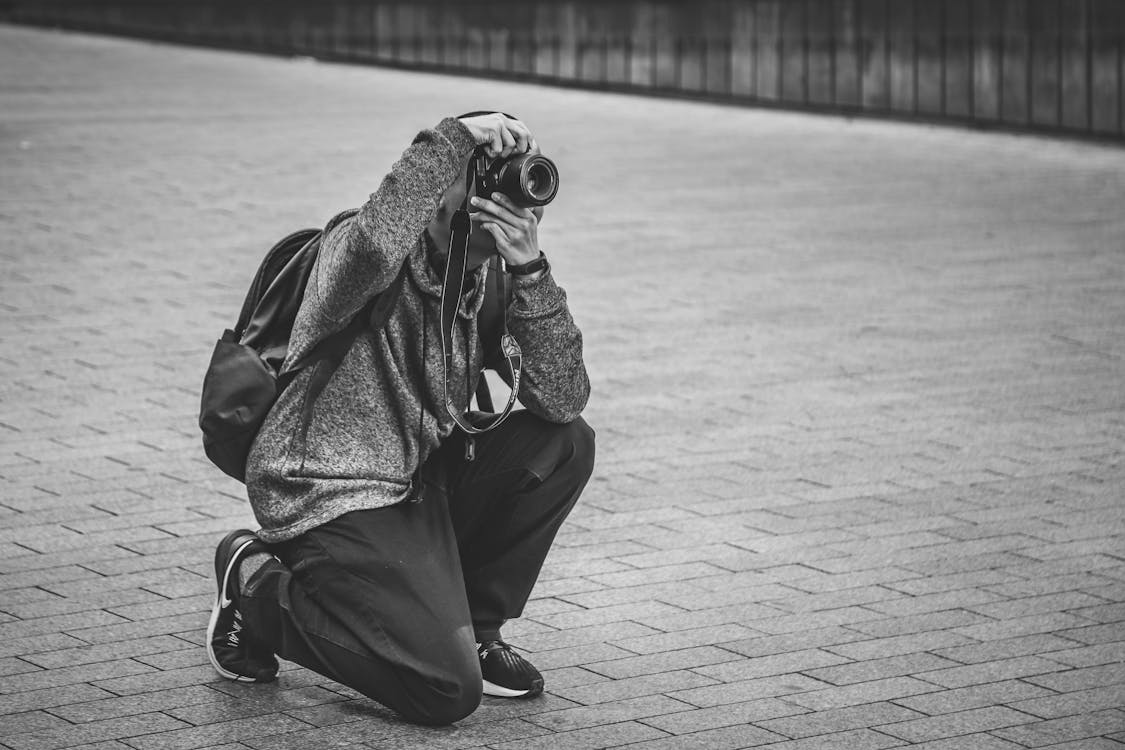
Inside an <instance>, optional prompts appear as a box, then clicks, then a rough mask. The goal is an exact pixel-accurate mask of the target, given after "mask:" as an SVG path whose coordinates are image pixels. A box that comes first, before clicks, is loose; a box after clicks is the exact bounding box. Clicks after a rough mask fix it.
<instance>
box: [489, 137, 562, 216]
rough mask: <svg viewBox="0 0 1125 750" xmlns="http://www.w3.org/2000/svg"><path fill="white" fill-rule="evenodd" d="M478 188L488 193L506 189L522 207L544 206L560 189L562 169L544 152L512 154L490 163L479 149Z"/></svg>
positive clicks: (512, 198) (510, 196) (502, 191)
mask: <svg viewBox="0 0 1125 750" xmlns="http://www.w3.org/2000/svg"><path fill="white" fill-rule="evenodd" d="M476 191H477V195H480V196H485V197H487V196H490V195H492V194H493V193H503V194H504V195H506V196H508V198H510V199H511V201H512V202H513V203H515V204H516V205H517V206H519V207H520V208H535V207H536V206H545V205H547V204H548V203H550V202H551V201H553V200H554V199H555V195H557V194H558V192H559V170H558V167H556V166H555V163H554V162H553V161H551V160H550V159H548V158H547V157H546V156H543V155H542V154H512V155H511V156H509V157H507V158H505V159H494V160H492V162H491V163H489V162H488V159H487V158H486V157H485V155H484V152H483V150H478V151H477V153H476Z"/></svg>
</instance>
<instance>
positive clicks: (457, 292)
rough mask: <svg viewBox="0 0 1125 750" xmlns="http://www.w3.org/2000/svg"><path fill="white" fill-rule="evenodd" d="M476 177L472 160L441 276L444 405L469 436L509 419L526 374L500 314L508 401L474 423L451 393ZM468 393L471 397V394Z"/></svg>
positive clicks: (502, 282)
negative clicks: (507, 376) (507, 377)
mask: <svg viewBox="0 0 1125 750" xmlns="http://www.w3.org/2000/svg"><path fill="white" fill-rule="evenodd" d="M475 178H476V168H475V164H474V162H473V161H472V160H471V161H470V166H469V169H468V170H467V173H466V177H465V199H464V200H463V201H462V202H461V207H460V208H459V209H457V211H456V213H454V214H453V220H452V222H451V224H450V228H451V231H450V235H449V253H448V255H447V256H446V259H445V278H444V279H442V284H441V352H442V357H443V360H444V363H445V367H444V370H445V373H444V380H443V385H444V398H445V408H446V411H448V412H449V415H450V416H451V417H453V420H454V421H455V422H456V423H457V426H458V427H460V428H461V429H462V430H463V431H464V432H466V433H467V434H469V435H479V434H481V433H485V432H488V431H489V430H491V429H494V428H496V427H499V426H500V423H501V422H503V421H504V420H505V419H507V418H508V414H510V413H511V411H512V407H513V406H515V403H516V399H517V397H518V395H519V389H520V378H521V376H522V374H523V353H522V351H521V350H520V345H519V343H518V342H517V341H516V339H515V337H514V336H512V334H510V333H509V332H508V323H507V320H506V317H507V316H506V315H502V316H501V317H502V318H504V319H505V320H503V322H502V324H501V335H500V352H501V354H503V355H504V360H505V361H506V362H507V364H508V372H509V374H510V376H511V385H512V393H511V395H510V396H509V397H508V403H507V405H506V406H505V407H504V410H503V411H502V412H500V413H499V414H492V415H489V416H488V417H487V418H485V419H483V420H480V423H479V424H473V422H471V421H470V420H469V419H468V417H467V416H466V415H465V414H464V413H463V412H462V411H461V410H460V409H458V408H457V407H456V405H454V403H453V399H452V397H451V395H450V388H449V376H450V373H452V371H453V341H454V333H455V331H456V328H455V327H456V325H457V311H458V310H459V309H460V306H461V292H462V290H463V287H464V284H465V272H466V271H467V270H468V263H469V235H470V234H472V231H473V226H472V221H471V220H470V219H469V193H470V191H471V189H472V186H473V183H474V182H475ZM498 266H499V268H498V271H499V273H498V276H497V278H496V288H497V291H498V292H499V294H500V304H501V305H504V304H505V302H506V300H507V291H508V289H507V284H508V279H507V275H508V274H507V273H505V272H504V266H503V262H501V263H499V264H498ZM481 377H484V375H483V374H482V375H481ZM466 395H467V396H468V397H471V394H466Z"/></svg>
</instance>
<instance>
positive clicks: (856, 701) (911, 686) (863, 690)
mask: <svg viewBox="0 0 1125 750" xmlns="http://www.w3.org/2000/svg"><path fill="white" fill-rule="evenodd" d="M937 689H938V688H936V687H935V686H934V685H933V684H932V683H929V682H923V681H922V680H916V679H914V678H912V677H888V678H886V679H882V680H871V681H870V682H857V683H854V684H852V685H846V686H841V687H830V688H824V689H821V690H812V691H810V692H807V693H796V694H794V695H787V696H786V697H785V700H786V701H788V702H790V703H795V704H797V705H798V706H805V707H806V708H809V709H811V710H814V711H824V710H827V709H830V708H845V707H847V706H858V705H861V704H863V703H876V702H878V701H900V699H902V698H903V697H906V696H911V695H918V694H919V693H933V692H934V691H936V690H937ZM900 702H901V701H900Z"/></svg>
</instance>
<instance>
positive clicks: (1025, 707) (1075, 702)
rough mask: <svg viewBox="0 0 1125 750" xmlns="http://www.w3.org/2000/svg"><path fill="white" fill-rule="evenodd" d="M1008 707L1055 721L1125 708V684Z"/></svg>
mask: <svg viewBox="0 0 1125 750" xmlns="http://www.w3.org/2000/svg"><path fill="white" fill-rule="evenodd" d="M1009 705H1010V706H1011V707H1012V708H1014V709H1016V710H1018V711H1023V712H1025V713H1029V714H1033V715H1035V716H1041V717H1043V718H1044V719H1056V718H1059V717H1061V716H1072V715H1074V714H1081V713H1088V712H1090V711H1098V710H1101V709H1105V708H1120V707H1121V706H1125V684H1117V685H1108V686H1106V687H1098V688H1090V689H1089V690H1078V691H1075V692H1073V693H1063V694H1062V695H1052V696H1048V697H1044V698H1032V699H1031V700H1026V701H1017V702H1016V703H1011V704H1009Z"/></svg>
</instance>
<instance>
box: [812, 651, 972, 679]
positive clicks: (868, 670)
mask: <svg viewBox="0 0 1125 750" xmlns="http://www.w3.org/2000/svg"><path fill="white" fill-rule="evenodd" d="M951 664H955V662H952V661H950V660H949V659H942V658H941V657H940V656H934V655H933V654H927V653H918V654H903V655H901V656H889V657H887V658H885V659H868V660H866V661H858V662H851V663H848V664H840V665H838V666H832V667H824V668H823V669H808V670H804V672H805V673H806V674H808V675H809V676H810V677H815V678H816V679H818V680H823V681H825V682H829V683H831V684H833V685H850V684H852V683H856V682H867V681H869V680H878V679H883V678H885V677H899V676H901V675H911V674H919V673H924V674H925V678H926V679H927V680H929V675H930V674H933V673H934V672H933V670H940V669H942V668H944V667H949V665H951Z"/></svg>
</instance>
